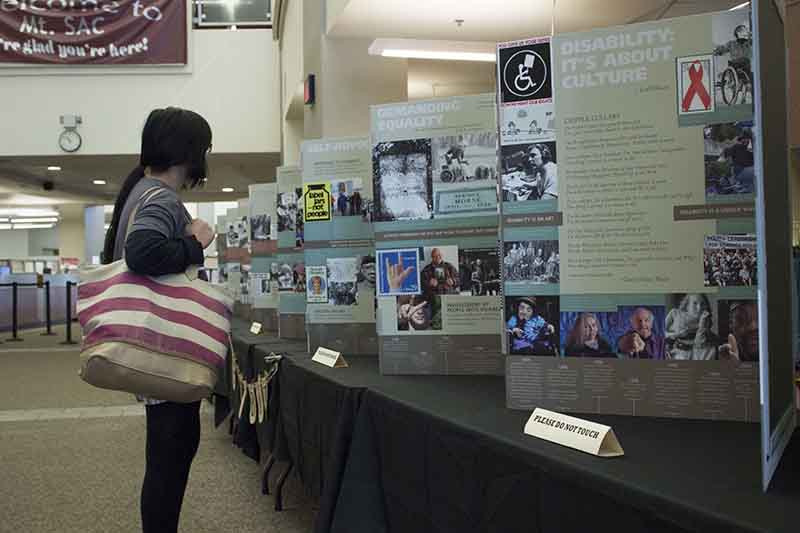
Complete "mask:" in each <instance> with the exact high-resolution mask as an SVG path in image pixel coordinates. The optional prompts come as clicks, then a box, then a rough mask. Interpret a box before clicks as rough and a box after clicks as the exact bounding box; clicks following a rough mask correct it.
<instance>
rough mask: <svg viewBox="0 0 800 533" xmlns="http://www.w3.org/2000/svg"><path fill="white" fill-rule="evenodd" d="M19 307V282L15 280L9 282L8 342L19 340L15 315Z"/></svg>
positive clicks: (17, 321)
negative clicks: (9, 316)
mask: <svg viewBox="0 0 800 533" xmlns="http://www.w3.org/2000/svg"><path fill="white" fill-rule="evenodd" d="M18 307H19V284H18V283H17V282H16V281H15V282H14V283H12V284H11V338H10V339H8V340H9V342H20V341H21V340H22V339H20V338H19V317H18V316H17V312H18V309H17V308H18Z"/></svg>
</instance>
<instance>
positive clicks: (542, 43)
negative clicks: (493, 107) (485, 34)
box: [497, 37, 553, 104]
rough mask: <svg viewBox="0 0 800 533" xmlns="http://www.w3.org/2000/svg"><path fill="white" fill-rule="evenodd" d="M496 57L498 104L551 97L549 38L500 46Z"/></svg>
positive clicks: (551, 76) (551, 80)
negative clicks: (498, 86)
mask: <svg viewBox="0 0 800 533" xmlns="http://www.w3.org/2000/svg"><path fill="white" fill-rule="evenodd" d="M499 56H500V57H499V61H498V63H497V69H498V73H497V79H498V82H499V83H500V103H501V104H509V103H515V102H530V101H532V100H547V99H550V98H552V97H553V69H552V68H551V65H550V62H551V59H550V38H549V37H541V38H538V39H531V40H529V41H525V42H522V43H519V44H517V43H515V46H508V47H505V46H504V47H502V48H500V49H499Z"/></svg>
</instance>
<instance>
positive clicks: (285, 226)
mask: <svg viewBox="0 0 800 533" xmlns="http://www.w3.org/2000/svg"><path fill="white" fill-rule="evenodd" d="M298 198H299V197H298V196H297V193H296V192H282V193H280V194H278V231H280V232H283V231H294V230H295V224H296V222H297V218H298V217H297V201H298ZM301 219H302V217H301Z"/></svg>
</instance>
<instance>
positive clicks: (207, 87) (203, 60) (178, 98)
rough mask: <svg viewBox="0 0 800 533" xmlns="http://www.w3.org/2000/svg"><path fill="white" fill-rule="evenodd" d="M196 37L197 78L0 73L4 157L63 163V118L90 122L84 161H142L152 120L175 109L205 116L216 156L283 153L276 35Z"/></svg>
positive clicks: (109, 72) (84, 128) (84, 131)
mask: <svg viewBox="0 0 800 533" xmlns="http://www.w3.org/2000/svg"><path fill="white" fill-rule="evenodd" d="M192 34H193V38H194V41H193V42H194V44H193V47H194V65H193V73H191V74H147V75H135V74H114V72H115V71H114V69H113V68H109V69H105V68H103V69H100V70H99V71H98V72H99V73H100V74H99V75H80V76H74V75H52V74H51V75H41V76H28V75H26V76H10V77H5V76H3V75H2V69H1V68H0V102H5V105H2V106H0V139H2V142H0V156H2V155H60V154H61V152H60V149H59V147H58V143H57V140H58V135H59V134H60V132H61V131H62V129H61V126H60V124H59V116H60V115H63V114H78V115H81V116H82V117H83V124H82V125H81V126H79V128H78V131H79V132H80V133H81V135H82V136H83V139H84V142H83V147H82V148H81V150H80V152H79V154H92V155H94V154H133V153H138V151H139V143H140V135H141V129H142V126H143V125H144V121H145V118H146V117H147V114H148V113H149V112H150V111H151V110H152V109H154V108H156V107H165V106H168V105H175V106H181V107H185V108H188V109H192V110H194V111H197V112H199V113H201V114H202V115H203V116H205V118H206V119H207V120H208V121H209V123H210V124H211V127H212V130H213V131H214V151H215V152H220V153H237V152H280V150H281V141H280V124H281V122H280V118H279V97H280V93H279V92H278V91H279V84H278V80H277V79H276V78H275V77H276V75H277V69H276V68H275V65H274V62H275V57H276V53H275V46H276V44H275V43H274V41H273V40H272V30H246V31H224V30H194V31H193V32H192ZM36 72H42V73H45V74H46V73H47V71H46V70H42V69H37V71H36ZM51 72H52V71H51ZM117 72H118V71H117ZM11 102H14V104H13V105H12V104H11Z"/></svg>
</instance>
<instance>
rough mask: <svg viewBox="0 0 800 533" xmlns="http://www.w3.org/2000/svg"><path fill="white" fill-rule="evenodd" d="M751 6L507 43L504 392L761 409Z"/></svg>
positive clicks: (527, 398) (555, 401) (547, 404)
mask: <svg viewBox="0 0 800 533" xmlns="http://www.w3.org/2000/svg"><path fill="white" fill-rule="evenodd" d="M751 51H752V38H751V36H750V21H749V13H748V12H747V11H746V10H743V11H733V12H724V13H716V14H710V15H699V16H693V17H686V18H679V19H671V20H663V21H658V22H648V23H642V24H635V25H630V26H623V27H614V28H607V29H601V30H594V31H590V32H584V33H574V34H560V35H556V36H555V37H553V38H552V39H551V38H550V37H543V38H535V39H530V40H524V41H517V42H511V43H503V44H500V45H498V50H497V54H498V63H497V65H498V80H499V83H498V92H499V94H498V105H499V112H498V114H499V117H500V138H501V145H502V146H501V148H500V153H501V156H500V183H501V189H502V195H503V198H502V206H501V209H502V216H501V228H502V240H503V244H502V252H503V286H504V293H505V294H504V296H505V302H504V308H505V327H504V331H505V334H504V340H503V341H504V348H505V350H506V353H508V354H509V356H508V358H507V361H506V376H507V396H508V405H509V406H510V407H512V408H517V409H532V408H534V407H544V408H548V409H552V410H555V411H562V412H563V411H573V412H574V411H577V412H582V413H614V414H624V415H643V416H667V417H687V418H706V419H729V420H746V421H757V420H759V416H760V414H759V387H758V364H759V320H758V316H759V310H758V302H757V285H758V279H759V277H758V268H759V265H760V264H761V263H760V261H759V260H760V259H761V258H759V257H758V246H757V242H758V240H757V238H756V224H755V219H754V214H755V210H754V197H755V191H756V183H757V177H756V175H755V172H754V166H753V145H754V125H753V91H752V83H751V82H750V81H749V80H752V72H751V56H752V53H751Z"/></svg>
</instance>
